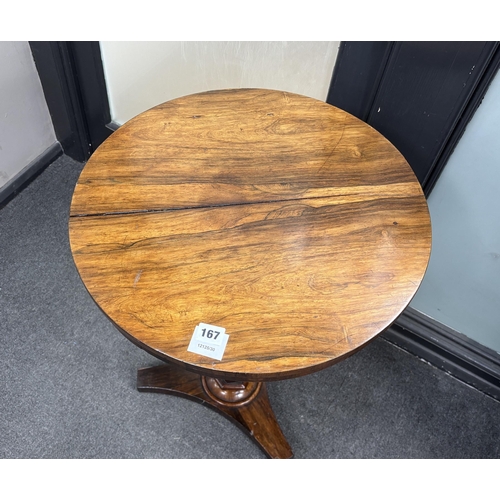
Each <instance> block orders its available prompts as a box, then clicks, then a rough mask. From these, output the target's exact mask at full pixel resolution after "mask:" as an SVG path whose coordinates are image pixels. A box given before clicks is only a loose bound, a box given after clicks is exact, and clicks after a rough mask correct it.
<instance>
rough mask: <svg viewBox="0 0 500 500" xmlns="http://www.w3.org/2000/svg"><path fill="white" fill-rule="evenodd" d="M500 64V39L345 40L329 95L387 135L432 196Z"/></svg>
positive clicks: (334, 102)
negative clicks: (426, 40) (465, 40)
mask: <svg viewBox="0 0 500 500" xmlns="http://www.w3.org/2000/svg"><path fill="white" fill-rule="evenodd" d="M499 67H500V43H499V42H341V44H340V47H339V54H338V56H337V60H336V64H335V68H334V71H333V75H332V81H331V85H330V89H329V92H328V97H327V100H326V101H327V102H328V103H329V104H332V105H334V106H338V107H339V108H342V109H344V110H345V111H348V112H349V113H351V114H353V115H354V116H356V117H358V118H360V119H361V120H363V121H365V122H367V123H368V124H370V125H371V126H373V127H374V128H375V129H376V130H378V131H379V132H381V133H382V134H383V135H384V136H385V137H387V139H389V140H390V141H391V142H392V143H393V144H394V145H395V146H396V147H397V148H398V149H399V151H401V153H402V154H403V156H405V157H406V158H407V160H408V161H409V163H410V165H411V166H412V168H413V170H414V171H415V174H416V175H417V177H418V179H419V181H420V183H421V185H422V188H423V190H424V193H425V194H426V196H428V195H429V194H430V192H431V191H432V188H433V187H434V185H435V183H436V181H437V179H438V178H439V176H440V174H441V172H442V171H443V169H444V167H445V165H446V163H447V161H448V159H449V157H450V155H451V154H452V152H453V150H454V149H455V146H456V145H457V144H458V142H459V140H460V138H461V136H462V134H463V133H464V131H465V128H466V126H467V124H468V123H469V121H470V120H471V118H472V116H473V115H474V113H475V111H476V109H477V108H478V107H479V105H480V104H481V102H482V100H483V97H484V95H485V94H486V91H487V89H488V86H489V85H490V83H491V81H492V80H493V77H494V76H495V74H496V72H497V71H498V69H499ZM438 97H439V98H438ZM381 110H382V112H380V111H381Z"/></svg>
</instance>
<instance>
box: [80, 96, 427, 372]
mask: <svg viewBox="0 0 500 500" xmlns="http://www.w3.org/2000/svg"><path fill="white" fill-rule="evenodd" d="M70 240H71V248H72V252H73V256H74V259H75V263H76V266H77V268H78V270H79V272H80V275H81V277H82V280H83V281H84V283H85V285H86V287H87V289H88V290H89V292H90V293H91V295H92V296H93V297H94V299H95V300H96V302H97V303H98V304H99V306H100V307H101V308H102V310H103V311H104V312H105V313H106V314H107V315H108V316H109V317H110V318H111V319H112V320H113V321H114V322H115V323H116V324H117V325H118V326H119V328H120V329H121V330H122V331H123V332H125V333H126V335H127V336H128V337H129V338H130V339H131V340H133V341H134V342H135V343H136V344H137V345H139V346H141V347H143V348H145V349H146V350H148V352H151V353H152V354H154V355H155V356H157V357H159V358H160V359H163V360H165V361H172V362H174V363H177V364H178V365H181V366H182V367H184V368H187V369H189V370H193V371H197V372H199V373H204V374H206V375H209V376H214V377H219V378H228V379H231V380H276V379H282V378H288V377H292V376H298V375H301V374H305V373H310V372H313V371H315V370H319V369H321V368H323V367H326V366H328V365H330V364H332V363H335V362H337V361H339V360H340V359H343V358H344V357H346V356H348V355H349V354H351V353H352V352H354V351H355V350H356V349H358V348H360V347H362V346H363V345H364V344H365V343H366V342H368V341H369V340H371V339H372V338H374V337H375V336H376V335H377V334H378V333H379V332H381V331H382V330H383V329H384V328H386V327H387V326H388V325H390V324H391V323H392V322H393V321H394V319H395V318H396V317H397V316H398V315H399V314H400V313H401V311H402V310H403V309H404V308H405V307H406V305H407V304H408V302H409V301H410V300H411V298H412V297H413V295H414V293H415V292H416V290H417V288H418V286H419V284H420V282H421V280H422V277H423V275H424V272H425V269H426V266H427V262H428V258H429V253H430V244H431V230H430V221H429V214H428V210H427V205H426V202H425V199H424V196H423V194H422V191H421V188H420V185H419V183H418V182H417V180H416V178H415V176H414V174H413V172H412V170H411V168H410V167H409V166H408V164H407V163H406V161H405V160H404V158H403V157H402V156H401V154H400V153H399V152H398V151H397V150H396V149H395V148H394V147H393V146H392V145H391V144H390V143H389V142H388V141H387V140H386V139H384V138H383V137H382V136H381V135H380V134H379V133H378V132H376V131H375V130H374V129H372V128H371V127H369V126H368V125H366V124H365V123H363V122H361V121H360V120H358V119H356V118H354V117H353V116H351V115H349V114H347V113H345V112H343V111H341V110H339V109H337V108H334V107H333V106H330V105H327V104H325V103H322V102H320V101H317V100H314V99H310V98H307V97H303V96H298V95H294V94H289V93H284V92H278V91H267V90H228V91H219V92H207V93H203V94H197V95H193V96H187V97H184V98H180V99H177V100H174V101H170V102H168V103H165V104H163V105H160V106H158V107H156V108H153V109H152V110H150V111H147V112H145V113H143V114H141V115H139V116H138V117H136V118H134V119H132V120H131V121H130V122H128V123H127V124H126V125H124V126H123V127H121V128H120V129H119V130H118V131H116V132H115V133H114V134H113V135H112V136H111V137H110V138H109V139H108V140H107V141H106V142H105V143H103V145H102V146H101V147H100V148H99V149H98V150H97V151H96V153H95V154H94V155H93V157H92V158H91V159H90V160H89V162H88V163H87V165H86V166H85V168H84V170H83V172H82V174H81V177H80V179H79V181H78V184H77V186H76V189H75V193H74V197H73V201H72V205H71V217H70ZM199 322H205V323H210V324H215V325H218V326H222V327H225V328H226V333H227V334H229V336H230V337H229V342H228V345H227V348H226V352H225V355H224V357H223V359H222V361H216V360H212V359H210V358H206V357H203V356H201V355H197V354H193V353H190V352H188V351H187V346H188V344H189V340H190V338H191V336H192V333H193V330H194V328H195V326H196V325H197V324H198V323H199Z"/></svg>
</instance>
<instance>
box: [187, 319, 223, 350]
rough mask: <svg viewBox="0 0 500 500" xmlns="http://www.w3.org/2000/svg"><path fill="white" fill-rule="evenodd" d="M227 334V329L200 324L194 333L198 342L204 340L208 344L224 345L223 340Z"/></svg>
mask: <svg viewBox="0 0 500 500" xmlns="http://www.w3.org/2000/svg"><path fill="white" fill-rule="evenodd" d="M225 333H226V329H225V328H221V327H220V326H213V325H207V324H206V323H200V324H199V325H198V326H197V327H196V329H195V331H194V336H195V338H196V340H203V341H205V342H207V343H208V344H213V345H222V340H223V338H224V334H225Z"/></svg>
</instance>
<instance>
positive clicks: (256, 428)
mask: <svg viewBox="0 0 500 500" xmlns="http://www.w3.org/2000/svg"><path fill="white" fill-rule="evenodd" d="M137 389H138V390H139V391H141V392H161V393H164V394H172V395H175V396H181V397H184V398H187V399H191V400H193V401H197V402H199V403H203V404H208V405H209V406H210V407H211V408H213V409H215V410H217V411H218V412H220V413H221V414H222V415H224V416H225V417H226V418H228V419H229V420H231V421H232V422H233V423H235V424H236V425H238V427H240V428H241V429H242V430H243V431H245V432H246V433H248V434H249V435H250V437H251V438H252V439H254V440H255V442H256V443H257V444H258V445H259V446H260V447H261V448H262V449H263V450H264V452H265V453H266V454H267V455H268V456H269V457H270V458H291V457H292V456H293V452H292V449H291V448H290V445H289V444H288V442H287V440H286V439H285V436H284V435H283V432H282V431H281V428H280V426H279V424H278V422H277V420H276V417H275V415H274V412H273V410H272V408H271V405H270V403H269V397H268V395H267V389H266V386H265V384H264V383H263V382H232V381H226V380H221V379H216V378H211V377H204V376H200V375H197V374H196V373H192V372H188V371H187V370H183V369H182V368H178V367H174V366H172V365H167V364H165V365H161V366H154V367H152V368H142V369H140V370H139V371H138V372H137Z"/></svg>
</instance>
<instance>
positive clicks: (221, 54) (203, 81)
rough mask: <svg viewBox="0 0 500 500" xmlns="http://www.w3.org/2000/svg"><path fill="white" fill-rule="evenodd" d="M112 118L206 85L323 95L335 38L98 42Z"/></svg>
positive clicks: (334, 55)
mask: <svg viewBox="0 0 500 500" xmlns="http://www.w3.org/2000/svg"><path fill="white" fill-rule="evenodd" d="M100 44H101V54H102V59H103V65H104V73H105V76H106V84H107V87H108V94H109V101H110V108H111V118H112V120H113V121H115V122H116V123H118V124H119V125H122V124H123V123H125V122H126V121H127V120H129V119H130V118H132V117H134V116H135V115H137V114H139V113H141V112H142V111H145V110H147V109H149V108H151V107H153V106H156V105H157V104H160V103H162V102H165V101H168V100H170V99H174V98H176V97H181V96H183V95H188V94H193V93H196V92H202V91H206V90H216V89H222V88H245V87H247V88H248V87H252V88H269V89H277V90H285V91H289V92H295V93H298V94H303V95H307V96H309V97H314V98H316V99H321V100H323V101H324V100H326V96H327V93H328V88H329V85H330V80H331V77H332V73H333V66H334V64H335V60H336V58H337V52H338V46H339V42H100Z"/></svg>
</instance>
